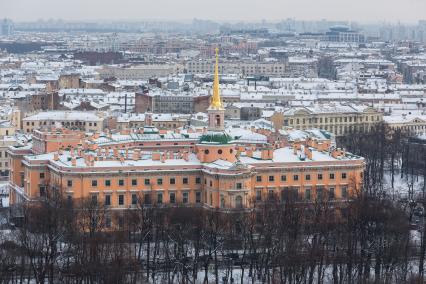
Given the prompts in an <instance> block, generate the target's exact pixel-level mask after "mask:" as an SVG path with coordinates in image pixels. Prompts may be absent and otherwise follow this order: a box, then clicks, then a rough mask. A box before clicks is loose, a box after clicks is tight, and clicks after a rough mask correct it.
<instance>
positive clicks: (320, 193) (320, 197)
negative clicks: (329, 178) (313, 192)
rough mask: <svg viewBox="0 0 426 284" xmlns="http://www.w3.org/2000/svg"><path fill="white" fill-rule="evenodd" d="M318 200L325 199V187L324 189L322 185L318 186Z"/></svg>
mask: <svg viewBox="0 0 426 284" xmlns="http://www.w3.org/2000/svg"><path fill="white" fill-rule="evenodd" d="M317 200H319V201H322V200H323V189H322V187H319V188H317Z"/></svg>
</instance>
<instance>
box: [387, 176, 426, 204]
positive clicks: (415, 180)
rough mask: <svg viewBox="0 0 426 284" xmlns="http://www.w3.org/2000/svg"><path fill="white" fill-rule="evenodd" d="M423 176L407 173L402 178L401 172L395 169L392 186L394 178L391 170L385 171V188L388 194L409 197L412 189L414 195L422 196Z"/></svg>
mask: <svg viewBox="0 0 426 284" xmlns="http://www.w3.org/2000/svg"><path fill="white" fill-rule="evenodd" d="M423 183H424V182H423V177H422V176H416V175H415V176H411V175H405V174H404V176H403V177H402V178H401V173H399V172H397V171H395V175H394V184H393V188H392V178H391V173H390V171H386V172H385V176H384V189H385V190H386V192H387V193H388V194H390V195H391V196H394V197H396V198H408V193H409V192H410V189H412V191H413V193H414V197H416V196H420V195H421V193H422V190H423Z"/></svg>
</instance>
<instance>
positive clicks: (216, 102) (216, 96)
mask: <svg viewBox="0 0 426 284" xmlns="http://www.w3.org/2000/svg"><path fill="white" fill-rule="evenodd" d="M215 51H216V64H215V66H214V80H213V97H212V102H211V104H210V107H211V108H213V109H223V106H222V100H221V99H220V93H219V48H218V47H216V49H215Z"/></svg>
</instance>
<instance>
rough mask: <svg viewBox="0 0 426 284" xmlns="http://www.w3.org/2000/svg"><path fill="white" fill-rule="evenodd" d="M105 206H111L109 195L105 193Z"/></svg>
mask: <svg viewBox="0 0 426 284" xmlns="http://www.w3.org/2000/svg"><path fill="white" fill-rule="evenodd" d="M105 206H111V195H105Z"/></svg>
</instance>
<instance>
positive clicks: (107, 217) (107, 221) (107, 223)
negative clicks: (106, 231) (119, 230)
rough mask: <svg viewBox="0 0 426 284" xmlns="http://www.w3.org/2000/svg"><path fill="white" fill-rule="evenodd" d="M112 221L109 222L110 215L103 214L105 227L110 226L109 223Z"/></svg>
mask: <svg viewBox="0 0 426 284" xmlns="http://www.w3.org/2000/svg"><path fill="white" fill-rule="evenodd" d="M111 223H112V222H111V216H109V215H107V216H105V227H106V228H111V225H112V224H111Z"/></svg>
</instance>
